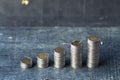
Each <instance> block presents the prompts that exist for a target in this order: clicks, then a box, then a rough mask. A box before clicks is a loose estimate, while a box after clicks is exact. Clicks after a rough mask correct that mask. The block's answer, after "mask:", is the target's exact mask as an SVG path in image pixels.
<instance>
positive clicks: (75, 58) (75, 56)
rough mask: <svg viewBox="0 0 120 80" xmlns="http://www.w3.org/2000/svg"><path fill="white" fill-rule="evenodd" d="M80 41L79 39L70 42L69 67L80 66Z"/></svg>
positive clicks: (81, 47)
mask: <svg viewBox="0 0 120 80" xmlns="http://www.w3.org/2000/svg"><path fill="white" fill-rule="evenodd" d="M82 50H83V46H82V42H81V41H78V40H76V41H73V42H72V43H71V67H72V68H74V69H77V68H79V67H82Z"/></svg>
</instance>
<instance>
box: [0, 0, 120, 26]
mask: <svg viewBox="0 0 120 80" xmlns="http://www.w3.org/2000/svg"><path fill="white" fill-rule="evenodd" d="M88 25H89V26H100V27H101V26H108V27H109V26H119V25H120V0H30V4H29V5H28V6H23V5H22V4H21V0H9V1H8V0H0V26H17V27H18V26H29V27H30V26H33V27H35V26H88Z"/></svg>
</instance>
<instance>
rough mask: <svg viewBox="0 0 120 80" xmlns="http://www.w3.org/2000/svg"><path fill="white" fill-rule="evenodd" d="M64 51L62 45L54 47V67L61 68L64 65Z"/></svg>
mask: <svg viewBox="0 0 120 80" xmlns="http://www.w3.org/2000/svg"><path fill="white" fill-rule="evenodd" d="M65 57H66V53H65V49H64V48H62V47H57V48H55V49H54V67H55V68H62V67H64V66H65V59H66V58H65Z"/></svg>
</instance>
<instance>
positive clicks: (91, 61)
mask: <svg viewBox="0 0 120 80" xmlns="http://www.w3.org/2000/svg"><path fill="white" fill-rule="evenodd" d="M99 56H100V38H99V37H98V36H95V35H93V36H90V37H89V38H88V55H87V66H88V68H95V67H97V66H98V65H99Z"/></svg>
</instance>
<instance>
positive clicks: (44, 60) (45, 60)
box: [37, 53, 49, 68]
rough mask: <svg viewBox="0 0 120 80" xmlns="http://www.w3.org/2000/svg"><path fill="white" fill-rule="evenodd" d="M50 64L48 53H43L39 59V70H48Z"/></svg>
mask: <svg viewBox="0 0 120 80" xmlns="http://www.w3.org/2000/svg"><path fill="white" fill-rule="evenodd" d="M48 64H49V55H48V54H46V53H41V54H39V55H38V57H37V66H38V67H39V68H46V67H48Z"/></svg>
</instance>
